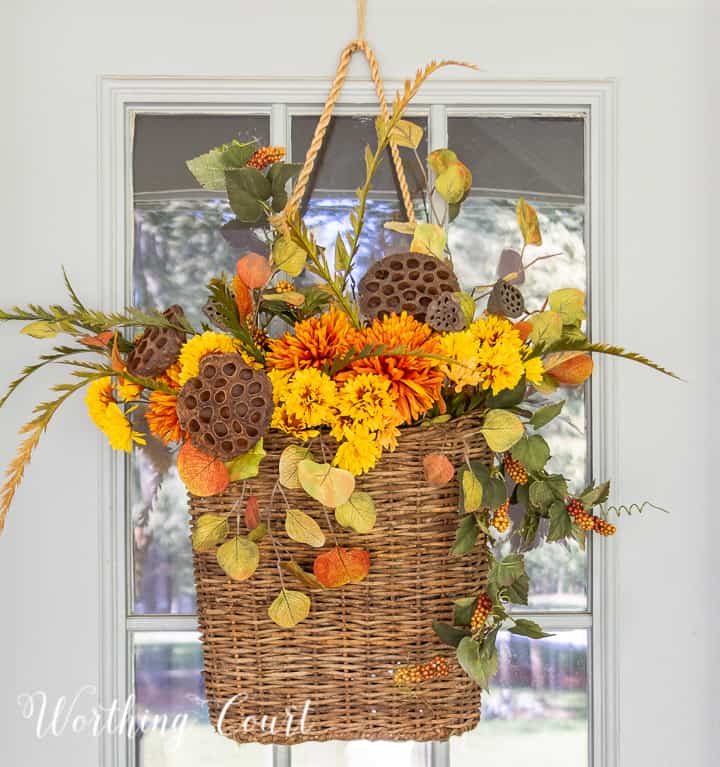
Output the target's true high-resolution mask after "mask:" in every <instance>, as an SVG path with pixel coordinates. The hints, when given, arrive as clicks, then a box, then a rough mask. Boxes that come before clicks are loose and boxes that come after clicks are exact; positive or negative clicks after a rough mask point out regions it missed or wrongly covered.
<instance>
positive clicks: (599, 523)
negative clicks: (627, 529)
mask: <svg viewBox="0 0 720 767" xmlns="http://www.w3.org/2000/svg"><path fill="white" fill-rule="evenodd" d="M593 530H594V531H595V532H596V533H600V535H615V533H616V532H617V527H615V525H613V524H611V523H610V522H608V521H607V520H606V519H603V518H602V517H593Z"/></svg>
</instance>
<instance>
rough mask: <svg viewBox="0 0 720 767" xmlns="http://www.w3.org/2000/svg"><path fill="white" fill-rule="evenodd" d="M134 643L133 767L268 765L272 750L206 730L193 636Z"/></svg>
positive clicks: (151, 636) (147, 635)
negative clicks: (135, 730) (134, 754)
mask: <svg viewBox="0 0 720 767" xmlns="http://www.w3.org/2000/svg"><path fill="white" fill-rule="evenodd" d="M133 642H134V647H133V651H134V658H135V696H136V701H135V724H136V728H142V730H144V732H143V733H142V734H139V735H138V736H137V737H136V739H135V741H134V744H133V745H134V748H135V752H136V765H137V767H197V766H198V765H206V764H207V765H210V764H211V765H213V767H234V766H235V765H239V764H242V765H243V767H271V765H272V746H262V745H258V744H255V743H249V744H238V743H235V742H234V741H232V740H229V739H228V738H224V737H222V736H221V735H218V734H217V733H216V732H215V731H214V730H213V729H212V727H211V726H210V723H209V721H208V714H207V706H206V704H205V702H204V700H205V691H204V686H203V680H202V648H201V645H200V642H199V639H198V636H197V635H196V634H193V633H190V632H174V633H160V632H140V633H136V634H134V635H133Z"/></svg>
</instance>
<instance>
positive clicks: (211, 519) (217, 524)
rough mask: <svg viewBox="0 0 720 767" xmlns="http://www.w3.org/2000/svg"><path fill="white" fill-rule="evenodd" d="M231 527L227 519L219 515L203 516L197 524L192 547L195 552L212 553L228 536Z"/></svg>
mask: <svg viewBox="0 0 720 767" xmlns="http://www.w3.org/2000/svg"><path fill="white" fill-rule="evenodd" d="M228 532H229V526H228V521H227V519H226V518H225V517H221V516H219V515H217V514H203V515H202V516H201V517H198V519H197V521H196V522H195V529H194V530H193V534H192V547H193V548H194V549H195V551H212V550H213V549H214V548H215V547H216V546H217V545H218V544H220V543H222V542H223V541H224V540H225V539H226V538H227V536H228Z"/></svg>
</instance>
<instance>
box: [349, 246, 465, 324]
mask: <svg viewBox="0 0 720 767" xmlns="http://www.w3.org/2000/svg"><path fill="white" fill-rule="evenodd" d="M458 290H460V286H459V284H458V280H457V277H456V276H455V273H454V272H453V270H452V266H451V265H450V264H449V263H448V262H447V261H443V260H441V259H439V258H435V256H428V255H424V254H422V253H393V254H391V255H389V256H385V258H383V259H381V260H380V261H377V262H375V263H374V264H371V265H370V268H369V269H368V270H367V272H366V273H365V276H364V277H363V278H362V279H361V280H360V285H359V291H360V309H361V310H362V312H363V314H364V315H365V317H367V318H368V319H369V320H373V319H375V318H376V317H382V316H383V315H386V314H393V313H395V314H400V313H401V312H407V313H408V314H410V315H412V316H413V317H414V318H415V319H416V320H418V321H419V322H425V317H426V313H427V308H428V306H429V305H430V303H431V302H432V300H433V299H434V298H437V297H438V296H440V295H442V294H443V293H455V292H456V291H458Z"/></svg>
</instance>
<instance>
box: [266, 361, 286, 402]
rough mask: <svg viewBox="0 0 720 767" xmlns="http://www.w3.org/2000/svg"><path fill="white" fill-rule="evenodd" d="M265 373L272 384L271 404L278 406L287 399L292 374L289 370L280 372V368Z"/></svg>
mask: <svg viewBox="0 0 720 767" xmlns="http://www.w3.org/2000/svg"><path fill="white" fill-rule="evenodd" d="M266 372H267V376H268V378H269V379H270V383H271V384H272V391H273V402H274V403H275V404H276V405H279V404H280V403H281V402H282V401H283V400H284V399H285V397H287V393H288V387H289V384H290V377H291V376H292V373H291V372H290V371H289V370H281V369H280V368H274V369H273V370H268V371H266Z"/></svg>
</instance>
